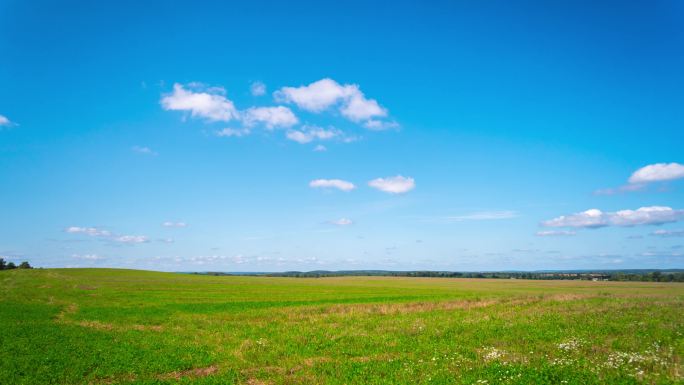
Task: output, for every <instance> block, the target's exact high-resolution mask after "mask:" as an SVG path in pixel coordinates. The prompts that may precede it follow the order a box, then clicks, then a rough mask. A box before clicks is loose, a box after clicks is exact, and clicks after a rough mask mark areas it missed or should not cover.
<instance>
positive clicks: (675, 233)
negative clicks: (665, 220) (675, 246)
mask: <svg viewBox="0 0 684 385" xmlns="http://www.w3.org/2000/svg"><path fill="white" fill-rule="evenodd" d="M651 235H655V236H658V237H665V238H668V237H684V230H664V229H658V230H656V231H654V232H652V233H651Z"/></svg>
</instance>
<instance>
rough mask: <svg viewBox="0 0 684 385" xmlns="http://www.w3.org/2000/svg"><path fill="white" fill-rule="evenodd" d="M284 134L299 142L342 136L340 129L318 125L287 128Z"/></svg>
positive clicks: (304, 142)
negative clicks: (294, 128)
mask: <svg viewBox="0 0 684 385" xmlns="http://www.w3.org/2000/svg"><path fill="white" fill-rule="evenodd" d="M285 136H286V137H287V138H288V139H290V140H293V141H295V142H297V143H300V144H306V143H310V142H312V141H314V140H331V139H334V138H337V137H341V136H342V132H341V131H340V130H337V129H335V128H334V127H330V128H322V127H318V126H308V125H307V126H303V127H301V128H300V129H298V130H288V131H287V133H286V134H285Z"/></svg>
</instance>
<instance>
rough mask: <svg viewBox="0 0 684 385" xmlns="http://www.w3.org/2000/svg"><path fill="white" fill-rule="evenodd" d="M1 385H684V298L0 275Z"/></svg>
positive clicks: (503, 284) (393, 281)
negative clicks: (641, 384)
mask: <svg viewBox="0 0 684 385" xmlns="http://www.w3.org/2000/svg"><path fill="white" fill-rule="evenodd" d="M0 290H1V293H0V294H1V296H0V298H1V299H0V330H1V331H2V332H0V384H171V383H183V384H230V383H238V384H299V383H302V384H315V383H326V384H380V383H382V384H402V383H424V384H428V383H429V384H452V383H453V384H607V383H611V384H639V383H644V384H681V383H684V372H683V370H682V367H681V359H682V354H683V353H684V284H681V283H659V282H603V281H600V282H592V281H586V280H584V281H572V280H558V281H542V280H536V281H532V280H512V279H507V280H504V279H491V280H489V279H451V278H445V279H435V278H411V277H331V278H320V279H297V278H284V277H253V276H209V275H192V274H170V273H156V272H145V271H131V270H110V269H24V270H20V269H16V270H11V271H3V272H2V273H0Z"/></svg>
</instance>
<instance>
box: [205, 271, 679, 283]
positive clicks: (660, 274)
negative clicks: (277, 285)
mask: <svg viewBox="0 0 684 385" xmlns="http://www.w3.org/2000/svg"><path fill="white" fill-rule="evenodd" d="M208 274H212V275H223V274H221V273H208ZM250 275H267V276H270V277H299V278H320V277H341V276H389V277H435V278H490V279H537V280H589V281H639V282H684V271H683V270H679V269H678V270H673V271H659V270H656V271H654V270H630V271H599V272H586V271H578V272H566V271H556V272H454V271H384V270H351V271H309V272H301V271H288V272H284V273H264V274H250Z"/></svg>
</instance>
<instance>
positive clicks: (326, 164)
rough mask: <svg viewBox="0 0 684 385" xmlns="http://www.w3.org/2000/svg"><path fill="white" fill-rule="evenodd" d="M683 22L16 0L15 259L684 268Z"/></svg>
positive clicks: (476, 8) (8, 249)
mask: <svg viewBox="0 0 684 385" xmlns="http://www.w3.org/2000/svg"><path fill="white" fill-rule="evenodd" d="M683 23H684V5H682V3H681V2H677V1H655V2H654V1H648V2H647V1H643V2H640V1H633V2H628V3H625V2H618V1H615V2H611V1H606V2H601V4H597V3H596V2H589V1H586V2H584V1H567V2H566V1H561V2H553V4H550V3H549V2H530V1H521V2H515V4H514V2H510V1H491V2H478V1H444V2H436V1H435V2H397V1H392V2H380V1H377V2H344V3H339V4H334V3H331V2H328V3H324V2H284V3H283V2H259V1H250V2H244V3H242V4H240V3H230V4H229V3H227V2H214V3H212V2H203V3H201V4H200V3H198V2H173V4H171V2H153V1H149V2H148V1H146V2H127V1H117V2H104V1H103V2H78V1H60V2H57V1H7V0H0V54H1V59H0V185H1V186H2V188H0V215H1V218H2V220H1V221H0V256H2V257H3V258H5V259H9V260H14V261H21V260H25V259H27V260H29V261H31V262H32V263H33V264H34V265H37V266H45V267H64V266H70V267H71V266H73V267H75V266H81V267H88V266H101V267H130V268H144V269H155V270H168V271H189V270H192V271H202V270H222V271H283V270H314V269H367V268H372V269H392V270H408V269H410V270H414V269H433V270H502V269H517V270H527V269H575V268H589V269H591V268H672V267H679V268H682V267H684V263H683V262H684V211H683V210H684V165H682V163H684V155H683V154H684V151H683V145H684V107H683V106H684V94H683V93H682V89H684V87H683V86H684V71H682V68H684V29H682V28H681V26H682V25H683ZM640 209H641V210H640Z"/></svg>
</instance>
